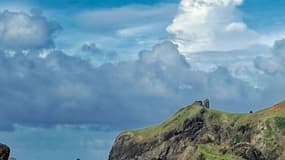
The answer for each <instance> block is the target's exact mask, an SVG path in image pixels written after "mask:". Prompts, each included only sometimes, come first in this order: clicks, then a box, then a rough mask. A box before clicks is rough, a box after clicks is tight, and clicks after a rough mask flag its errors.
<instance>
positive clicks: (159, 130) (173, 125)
mask: <svg viewBox="0 0 285 160" xmlns="http://www.w3.org/2000/svg"><path fill="white" fill-rule="evenodd" d="M200 111H201V106H197V105H195V106H192V107H191V108H185V109H183V110H182V111H180V112H177V113H176V114H175V115H174V116H173V117H172V118H170V119H169V120H167V121H166V122H163V123H162V124H160V125H157V126H154V127H150V128H145V129H140V130H137V131H131V133H132V134H133V135H134V136H135V137H138V138H137V139H136V140H137V141H144V140H149V139H152V138H155V137H158V136H161V135H162V134H164V133H167V132H169V131H172V130H174V129H181V128H182V127H183V124H184V121H185V120H187V119H189V118H193V117H195V116H196V115H197V114H199V113H200Z"/></svg>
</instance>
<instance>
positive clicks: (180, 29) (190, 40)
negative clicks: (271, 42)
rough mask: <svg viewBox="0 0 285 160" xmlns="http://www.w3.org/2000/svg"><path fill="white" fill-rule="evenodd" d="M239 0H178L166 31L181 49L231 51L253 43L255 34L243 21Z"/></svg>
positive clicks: (255, 37)
mask: <svg viewBox="0 0 285 160" xmlns="http://www.w3.org/2000/svg"><path fill="white" fill-rule="evenodd" d="M242 2H243V1H242V0H182V1H181V3H180V7H179V11H178V14H177V15H176V17H175V19H174V20H173V23H172V24H171V25H169V26H168V28H167V31H168V32H169V33H170V34H171V35H173V41H174V42H175V43H176V44H178V45H179V50H180V51H181V52H186V53H189V52H197V51H205V50H210V51H212V50H233V49H241V48H246V47H248V46H250V45H252V44H255V43H256V40H257V39H259V35H258V34H257V33H256V32H255V31H253V30H251V29H249V28H248V27H247V25H246V24H245V23H244V22H243V20H242V17H241V15H240V13H239V11H238V10H237V7H238V6H239V5H241V4H242Z"/></svg>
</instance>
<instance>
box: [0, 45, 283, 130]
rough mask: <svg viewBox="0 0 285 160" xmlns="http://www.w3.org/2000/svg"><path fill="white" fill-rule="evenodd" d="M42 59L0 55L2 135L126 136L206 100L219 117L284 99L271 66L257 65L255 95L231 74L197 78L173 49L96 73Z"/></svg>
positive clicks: (68, 61) (66, 60)
mask: <svg viewBox="0 0 285 160" xmlns="http://www.w3.org/2000/svg"><path fill="white" fill-rule="evenodd" d="M284 46H285V44H284V43H281V42H277V43H276V45H275V47H274V54H276V55H279V53H280V56H281V55H282V56H283V53H284V52H283V48H284ZM37 52H38V51H34V52H30V53H28V54H22V53H16V54H15V55H14V56H8V55H7V54H0V55H1V56H0V65H1V69H0V85H1V91H0V105H1V113H0V117H1V118H0V119H1V121H0V128H1V129H3V130H5V129H6V130H7V129H12V128H13V125H14V124H19V125H27V126H41V127H49V126H54V125H63V124H69V125H82V124H96V125H101V126H108V127H109V128H111V129H126V128H133V127H140V126H144V125H147V124H152V123H157V122H159V121H160V120H163V119H165V118H166V117H168V116H170V115H171V114H172V113H174V112H175V111H176V110H178V109H179V108H180V107H182V106H183V105H186V104H189V103H191V102H192V101H194V100H197V99H202V98H206V97H207V98H210V99H211V100H212V103H213V106H218V108H219V109H224V110H228V111H245V112H247V111H248V110H249V109H257V108H260V106H264V105H270V104H272V103H274V102H277V101H278V100H280V99H282V98H284V97H282V96H283V94H282V93H283V90H284V89H285V86H284V83H283V82H282V79H284V78H285V77H284V76H285V74H284V73H283V72H282V70H276V73H275V75H274V76H273V78H274V79H275V82H276V83H274V84H272V83H271V80H272V79H271V78H270V77H269V76H268V74H265V73H266V70H264V68H265V67H266V66H265V65H264V62H263V63H261V64H258V61H259V59H257V60H256V61H257V62H256V63H257V65H256V66H257V68H258V69H259V70H260V74H257V75H255V76H258V78H259V81H260V82H262V86H263V88H255V87H253V86H251V85H250V84H249V83H247V82H245V81H242V80H240V79H237V78H234V77H233V76H232V74H231V73H230V71H229V70H227V69H226V68H224V67H218V68H217V69H216V70H214V71H212V72H203V71H195V70H192V69H191V64H188V63H187V62H186V60H185V57H184V56H182V55H181V54H180V53H179V51H178V50H177V46H176V45H174V44H172V43H171V42H164V43H161V44H158V45H155V46H154V47H153V49H152V50H149V51H142V52H141V53H140V54H139V59H138V60H136V61H129V62H120V63H118V64H104V65H102V66H100V67H97V68H94V67H93V66H91V65H90V64H89V63H88V62H86V61H83V60H80V59H79V58H76V57H71V56H67V55H66V54H64V53H62V52H59V51H50V53H49V54H47V56H46V57H45V58H42V57H40V56H39V54H38V53H37ZM281 53H282V54H281ZM266 60H267V59H266ZM266 60H263V61H266ZM270 63H277V62H275V61H273V62H270ZM265 64H266V63H265ZM279 65H281V64H279ZM260 66H263V68H262V67H260ZM263 72H264V74H263ZM264 97H268V98H264ZM142 113H144V114H142ZM158 115H159V116H158Z"/></svg>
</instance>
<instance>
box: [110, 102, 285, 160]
mask: <svg viewBox="0 0 285 160" xmlns="http://www.w3.org/2000/svg"><path fill="white" fill-rule="evenodd" d="M284 150H285V102H281V103H279V104H276V105H274V106H273V107H271V108H268V109H265V110H262V111H259V112H256V113H249V114H233V113H225V112H221V111H217V110H213V109H208V108H206V107H204V106H202V105H201V102H195V103H194V104H193V105H191V106H188V107H185V108H183V109H181V110H180V111H178V112H177V113H176V114H175V115H174V116H173V117H172V118H171V119H169V120H167V121H166V122H164V123H162V124H160V125H158V126H154V127H151V128H146V129H141V130H137V131H127V132H124V133H121V134H120V135H119V136H118V137H117V139H116V141H115V144H114V145H113V148H112V150H111V152H110V155H109V160H285V153H284V152H283V151H284Z"/></svg>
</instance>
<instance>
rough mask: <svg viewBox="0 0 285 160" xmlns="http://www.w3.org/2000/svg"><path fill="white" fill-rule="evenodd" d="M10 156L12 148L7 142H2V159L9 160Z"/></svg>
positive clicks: (0, 151) (0, 145) (0, 155)
mask: <svg viewBox="0 0 285 160" xmlns="http://www.w3.org/2000/svg"><path fill="white" fill-rule="evenodd" d="M9 156H10V148H9V147H8V146H7V145H5V144H0V160H8V159H9Z"/></svg>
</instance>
